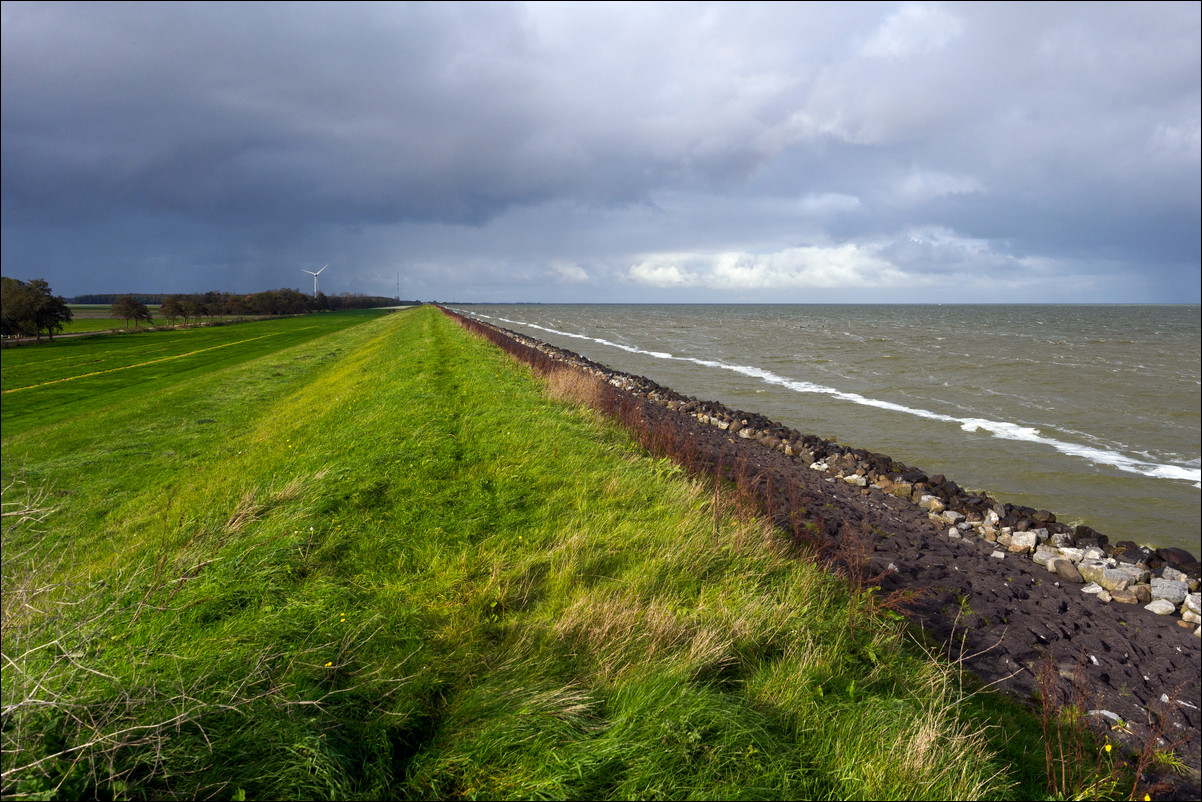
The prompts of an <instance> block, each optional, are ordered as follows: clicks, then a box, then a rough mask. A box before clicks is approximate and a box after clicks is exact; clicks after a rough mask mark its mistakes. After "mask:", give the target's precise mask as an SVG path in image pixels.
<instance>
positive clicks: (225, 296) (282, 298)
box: [70, 288, 418, 318]
mask: <svg viewBox="0 0 1202 802" xmlns="http://www.w3.org/2000/svg"><path fill="white" fill-rule="evenodd" d="M126 298H129V299H132V300H135V301H139V302H141V303H142V304H149V305H153V304H159V305H160V307H161V306H162V305H164V304H167V303H168V302H169V301H174V303H175V304H179V306H180V307H181V308H183V309H186V310H188V314H187V315H186V317H188V318H193V317H216V316H218V315H245V314H251V315H293V314H299V313H302V312H320V311H325V310H331V311H337V310H340V309H374V308H378V307H381V306H393V305H395V304H406V303H418V302H417V301H399V300H397V299H396V298H387V297H384V296H382V295H363V294H362V293H357V292H356V293H349V292H342V293H338V294H336V295H326V294H325V293H324V292H318V293H317V297H314V296H312V295H305V294H304V293H301V292H299V291H298V290H294V289H291V288H283V289H278V290H266V291H264V292H256V293H251V294H249V295H248V294H243V293H231V292H219V291H216V290H214V291H211V292H205V293H193V294H190V295H189V294H180V293H176V294H169V293H92V294H88V295H76V296H75V297H74V298H71V299H70V303H73V304H81V305H82V304H89V305H103V304H115V303H117V302H118V301H121V300H123V299H126ZM177 315H178V317H179V318H184V317H185V315H184V314H183V313H182V312H179V313H177ZM162 316H163V317H166V315H162Z"/></svg>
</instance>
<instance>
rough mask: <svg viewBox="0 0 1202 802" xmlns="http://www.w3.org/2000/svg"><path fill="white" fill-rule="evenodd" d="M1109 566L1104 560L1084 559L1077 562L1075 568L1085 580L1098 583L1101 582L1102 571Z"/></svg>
mask: <svg viewBox="0 0 1202 802" xmlns="http://www.w3.org/2000/svg"><path fill="white" fill-rule="evenodd" d="M1109 567H1110V566H1109V565H1107V564H1106V562H1105V561H1104V560H1090V559H1084V560H1082V561H1081V562H1079V563H1077V570H1078V571H1080V572H1081V576H1083V577H1085V581H1086V582H1097V583H1098V584H1099V585H1100V584H1102V573H1103V572H1104V571H1105V570H1106V569H1107V568H1109Z"/></svg>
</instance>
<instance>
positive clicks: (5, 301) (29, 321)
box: [0, 276, 72, 342]
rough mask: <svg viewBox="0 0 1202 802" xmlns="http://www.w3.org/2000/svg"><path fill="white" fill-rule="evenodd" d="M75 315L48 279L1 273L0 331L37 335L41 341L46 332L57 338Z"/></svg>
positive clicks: (47, 334) (27, 335)
mask: <svg viewBox="0 0 1202 802" xmlns="http://www.w3.org/2000/svg"><path fill="white" fill-rule="evenodd" d="M71 318H72V314H71V308H70V307H69V306H67V301H66V299H65V298H63V297H62V296H61V295H55V294H54V292H53V291H52V290H51V289H50V284H49V283H47V281H46V279H42V278H35V279H33V280H31V281H21V280H20V279H15V278H9V277H8V276H2V277H0V335H3V336H5V337H36V338H37V339H38V341H39V342H41V340H42V332H46V336H48V337H49V338H50V339H52V340H53V339H54V335H55V333H56V332H60V331H62V330H63V326H65V325H66V324H67V323H70V322H71Z"/></svg>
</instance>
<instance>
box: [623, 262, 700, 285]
mask: <svg viewBox="0 0 1202 802" xmlns="http://www.w3.org/2000/svg"><path fill="white" fill-rule="evenodd" d="M687 256H688V255H686V257H687ZM678 259H679V256H676V255H672V254H657V255H655V256H652V257H650V258H648V259H645V260H644V261H642V262H639V263H638V264H635V265H631V267H630V274H629V275H630V278H632V279H634V281H635V283H636V284H646V285H648V286H651V287H696V286H699V284H698V282H699V280H700V278H701V277H700V276H698V275H697V274H696V273H690V272H688V271H685V270H681V269H680V267H679V266H678V265H677V264H676V261H677V260H678Z"/></svg>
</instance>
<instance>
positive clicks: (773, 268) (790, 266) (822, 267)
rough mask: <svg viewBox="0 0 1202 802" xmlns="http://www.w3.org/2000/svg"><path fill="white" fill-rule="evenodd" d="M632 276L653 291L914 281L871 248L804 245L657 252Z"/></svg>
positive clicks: (634, 268)
mask: <svg viewBox="0 0 1202 802" xmlns="http://www.w3.org/2000/svg"><path fill="white" fill-rule="evenodd" d="M628 277H629V278H630V279H631V280H633V281H634V282H635V283H638V284H645V285H649V286H653V287H701V288H705V289H714V290H762V289H786V288H800V287H809V288H822V289H831V288H855V287H883V286H895V285H900V284H903V283H905V282H907V281H909V280H910V277H909V276H907V275H906V274H905V273H904V272H902V271H901V270H898V269H897V268H896V267H894V266H893V265H892V264H891V263H889V262H888V261H886V260H885V259H882V258H880V257H879V256H877V254H876V249H875V248H873V247H863V246H859V245H854V244H847V245H840V246H837V247H818V246H805V247H798V248H786V249H784V250H781V251H776V252H774V253H765V254H753V253H747V252H741V251H728V252H725V253H711V254H706V253H657V254H651V255H649V256H646V257H644V259H643V260H642V261H641V262H638V263H636V264H635V265H633V266H632V267H631V268H630V271H629V273H628Z"/></svg>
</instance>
